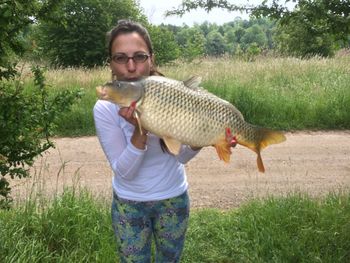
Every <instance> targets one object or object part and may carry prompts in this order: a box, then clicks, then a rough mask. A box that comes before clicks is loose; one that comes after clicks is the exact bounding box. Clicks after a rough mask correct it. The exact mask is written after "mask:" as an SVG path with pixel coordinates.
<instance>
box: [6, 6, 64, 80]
mask: <svg viewBox="0 0 350 263" xmlns="http://www.w3.org/2000/svg"><path fill="white" fill-rule="evenodd" d="M59 2H60V0H58V1H55V0H47V1H40V0H12V1H4V2H2V3H1V4H0V80H2V79H3V78H4V79H9V78H11V77H13V76H14V75H15V74H16V69H15V66H16V64H17V59H18V58H20V57H21V56H22V55H23V54H24V52H25V46H24V42H25V41H24V33H25V31H26V29H27V28H28V26H29V25H31V24H32V23H34V21H35V19H38V18H44V17H49V16H50V13H51V11H52V10H54V8H55V7H56V5H57V4H58V3H59Z"/></svg>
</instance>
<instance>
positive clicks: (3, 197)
mask: <svg viewBox="0 0 350 263" xmlns="http://www.w3.org/2000/svg"><path fill="white" fill-rule="evenodd" d="M57 3H59V1H39V0H38V1H37V0H25V1H19V0H15V1H6V2H5V3H2V4H0V10H1V13H0V14H1V15H0V25H1V27H0V32H1V34H0V40H1V41H0V80H1V81H0V177H1V178H0V208H9V207H10V205H9V204H10V201H11V197H10V191H11V188H10V185H9V183H8V181H7V180H6V177H5V176H11V177H12V178H14V177H18V178H22V177H26V176H28V175H29V174H28V167H30V166H31V165H32V164H33V162H34V159H35V158H36V157H37V156H38V155H40V154H42V153H43V152H44V151H46V150H47V149H49V148H51V147H53V143H52V142H51V141H50V139H49V137H50V136H51V135H52V133H51V132H52V127H53V126H54V122H55V120H56V119H57V118H58V116H59V115H60V114H62V113H64V112H66V111H68V110H69V108H70V106H71V105H72V104H73V102H74V101H75V99H76V98H78V97H79V93H78V91H61V92H59V93H58V94H56V95H55V96H49V94H48V92H47V86H46V85H45V83H44V77H43V74H42V71H41V70H40V69H39V68H38V67H34V68H33V70H32V71H33V74H34V76H35V77H34V83H35V89H34V90H31V91H30V92H28V91H27V90H25V88H24V86H23V84H22V82H21V81H20V79H18V78H16V77H17V76H18V75H19V73H18V72H17V70H16V64H17V59H18V58H20V57H21V56H23V54H24V52H25V41H24V36H25V32H26V30H27V28H28V26H30V25H31V24H32V23H34V22H35V21H36V20H37V19H39V18H45V17H49V16H50V13H51V11H52V10H54V8H55V5H56V4H57Z"/></svg>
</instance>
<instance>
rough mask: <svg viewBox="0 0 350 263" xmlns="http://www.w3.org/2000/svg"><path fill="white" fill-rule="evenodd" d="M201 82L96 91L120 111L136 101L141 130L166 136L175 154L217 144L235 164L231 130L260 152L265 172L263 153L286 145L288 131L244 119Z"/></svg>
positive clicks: (132, 84) (116, 85)
mask: <svg viewBox="0 0 350 263" xmlns="http://www.w3.org/2000/svg"><path fill="white" fill-rule="evenodd" d="M199 85H200V78H199V77H192V78H190V79H188V80H186V81H178V80H174V79H170V78H165V77H161V76H149V77H144V78H141V79H139V80H137V81H117V80H116V81H113V82H109V83H106V84H105V85H103V86H99V87H97V88H96V91H97V95H98V97H99V99H102V100H108V101H111V102H113V103H116V104H118V105H119V106H120V107H128V106H130V105H131V103H135V102H136V109H135V112H134V114H135V117H136V119H137V121H138V123H139V127H143V128H145V129H146V130H148V131H150V132H152V133H153V134H155V135H157V136H159V137H160V138H163V140H164V142H165V144H166V146H167V147H168V149H169V151H170V152H171V153H173V154H175V155H177V154H178V153H179V150H180V147H181V144H187V145H190V146H192V147H205V146H210V145H211V146H214V147H215V148H216V151H217V153H218V156H219V158H220V159H221V160H224V161H225V162H229V160H230V154H231V144H230V143H229V141H228V140H227V131H229V132H232V134H233V135H235V137H236V140H237V143H238V144H241V145H244V146H246V147H248V148H249V149H251V150H253V151H254V152H256V154H257V165H258V169H259V171H260V172H264V171H265V168H264V165H263V162H262V159H261V154H260V151H261V150H262V149H264V148H265V147H267V146H268V145H270V144H276V143H281V142H283V141H285V139H286V138H285V136H284V134H283V133H282V132H279V131H273V130H270V129H266V128H262V127H258V126H255V125H252V124H249V123H247V122H245V121H244V118H243V115H242V114H241V112H240V111H239V110H238V109H236V107H235V106H233V105H232V104H230V103H229V102H227V101H225V100H223V99H221V98H219V97H217V96H215V95H214V94H212V93H210V92H208V91H206V90H205V89H203V88H201V87H200V86H199Z"/></svg>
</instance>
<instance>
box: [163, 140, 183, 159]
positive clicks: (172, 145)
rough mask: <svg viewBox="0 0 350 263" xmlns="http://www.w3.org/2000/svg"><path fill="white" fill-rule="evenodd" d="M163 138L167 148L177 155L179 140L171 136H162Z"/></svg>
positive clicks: (179, 145)
mask: <svg viewBox="0 0 350 263" xmlns="http://www.w3.org/2000/svg"><path fill="white" fill-rule="evenodd" d="M163 140H164V142H165V144H166V146H167V148H168V150H169V151H170V152H171V153H172V154H174V155H178V154H179V152H180V148H181V142H179V141H178V140H175V139H173V138H171V137H166V136H165V137H163Z"/></svg>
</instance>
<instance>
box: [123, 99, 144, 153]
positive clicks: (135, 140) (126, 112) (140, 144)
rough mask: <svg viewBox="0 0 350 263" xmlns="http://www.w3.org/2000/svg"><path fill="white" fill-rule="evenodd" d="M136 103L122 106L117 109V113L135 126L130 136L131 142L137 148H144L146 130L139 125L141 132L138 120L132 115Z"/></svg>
mask: <svg viewBox="0 0 350 263" xmlns="http://www.w3.org/2000/svg"><path fill="white" fill-rule="evenodd" d="M135 108H136V104H135V103H132V104H131V105H130V106H129V107H123V108H121V109H120V110H119V115H120V116H121V117H123V118H124V119H125V120H126V121H127V122H129V123H131V124H132V125H134V126H135V129H134V133H133V135H132V137H131V143H132V144H133V145H134V146H135V147H136V148H138V149H141V150H143V149H145V148H146V143H147V133H148V131H147V130H145V129H143V128H142V127H141V131H142V134H141V132H140V128H139V125H138V122H137V120H136V118H135V116H134V111H135Z"/></svg>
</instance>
